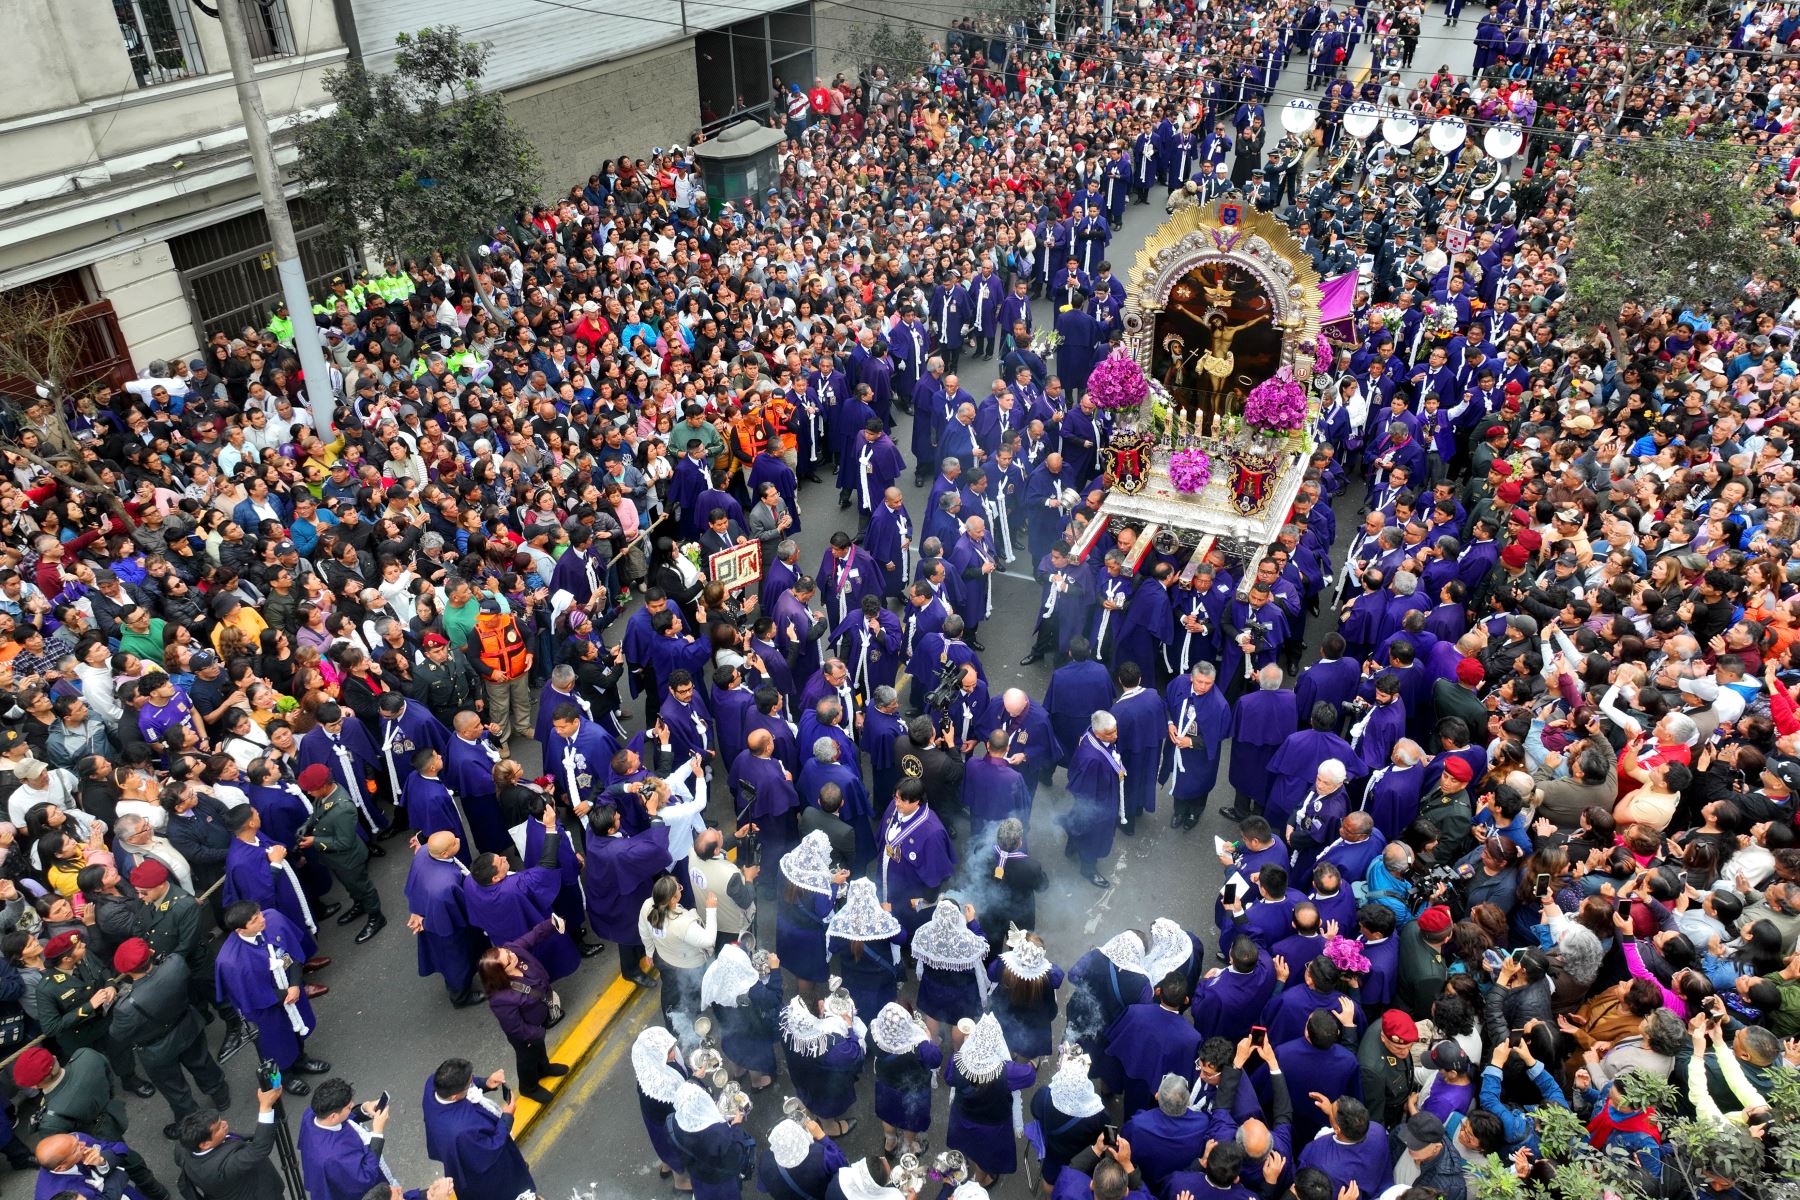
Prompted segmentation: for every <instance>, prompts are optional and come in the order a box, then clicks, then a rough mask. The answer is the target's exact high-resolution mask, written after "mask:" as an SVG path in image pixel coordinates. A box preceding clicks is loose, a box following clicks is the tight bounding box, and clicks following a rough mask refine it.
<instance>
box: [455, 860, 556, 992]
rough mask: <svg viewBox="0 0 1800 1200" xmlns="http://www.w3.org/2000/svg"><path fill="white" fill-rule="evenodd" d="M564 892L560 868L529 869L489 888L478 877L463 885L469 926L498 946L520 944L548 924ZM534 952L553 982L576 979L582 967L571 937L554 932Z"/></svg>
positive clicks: (469, 878) (471, 878) (471, 877)
mask: <svg viewBox="0 0 1800 1200" xmlns="http://www.w3.org/2000/svg"><path fill="white" fill-rule="evenodd" d="M561 890H562V873H561V871H560V870H558V869H557V868H556V867H529V868H527V869H526V870H523V871H514V872H513V873H512V874H510V875H508V876H507V877H506V878H505V879H502V880H501V881H500V882H498V883H490V884H486V885H483V884H480V883H477V882H476V881H475V878H474V876H468V877H465V878H464V879H463V881H462V894H463V906H464V907H465V908H466V909H467V910H468V914H469V924H471V925H473V926H474V927H475V928H477V929H479V930H481V931H482V932H483V933H485V934H487V936H488V941H490V942H492V943H494V945H496V946H501V945H505V944H506V943H507V942H514V941H517V940H518V939H520V938H522V937H524V936H525V935H526V934H528V933H530V932H531V931H532V930H533V929H536V928H537V927H538V925H539V924H541V923H542V922H544V921H546V920H548V919H549V917H550V914H551V911H552V910H553V909H554V908H555V906H556V897H557V894H558V893H559V892H560V891H561ZM532 952H533V953H534V954H536V955H537V959H538V961H539V962H541V963H542V964H543V965H544V969H545V970H546V971H548V972H550V978H552V979H561V978H563V977H564V976H567V975H573V974H574V973H575V968H576V967H579V966H580V965H581V955H580V954H579V953H578V952H577V951H576V949H575V943H574V941H573V940H571V939H570V937H569V935H568V934H567V933H556V932H554V931H552V932H551V934H550V936H549V937H547V938H545V939H543V940H542V941H540V942H539V943H538V944H537V945H536V947H534V948H533V951H532Z"/></svg>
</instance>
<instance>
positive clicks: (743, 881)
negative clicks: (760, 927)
mask: <svg viewBox="0 0 1800 1200" xmlns="http://www.w3.org/2000/svg"><path fill="white" fill-rule="evenodd" d="M805 815H806V814H804V813H803V814H802V817H803V818H804V816H805ZM755 834H756V826H755V825H748V824H746V825H740V826H738V828H737V829H736V830H735V831H734V832H733V833H732V834H731V835H730V836H729V837H728V836H727V835H726V833H725V831H724V830H722V829H713V828H710V827H709V828H707V829H704V830H702V831H701V832H700V833H699V834H698V835H697V836H696V837H695V838H694V845H693V848H692V849H691V850H689V851H688V860H687V880H686V882H687V886H688V888H689V889H690V890H689V893H688V895H689V898H690V899H691V900H692V901H693V905H694V907H696V908H699V907H701V906H704V905H705V904H706V903H707V902H708V900H709V899H710V898H715V897H716V898H717V900H718V928H717V935H718V936H717V942H716V945H715V946H714V949H718V948H720V947H723V946H724V945H725V944H726V943H728V942H735V941H738V940H740V939H741V938H742V937H743V935H744V934H745V933H746V932H750V931H752V930H754V929H755V927H756V893H755V892H754V891H752V890H751V886H750V885H751V884H753V883H755V882H756V877H757V876H758V875H760V874H761V873H762V864H761V863H760V862H759V861H758V859H759V858H760V857H761V855H760V847H759V846H758V843H757V842H756V840H755ZM728 843H729V844H728ZM733 847H735V848H736V849H737V851H738V859H739V862H742V863H746V864H748V865H745V866H740V865H739V864H738V863H735V862H733V861H732V860H731V859H730V858H728V857H726V854H727V851H728V850H730V849H732V848H733Z"/></svg>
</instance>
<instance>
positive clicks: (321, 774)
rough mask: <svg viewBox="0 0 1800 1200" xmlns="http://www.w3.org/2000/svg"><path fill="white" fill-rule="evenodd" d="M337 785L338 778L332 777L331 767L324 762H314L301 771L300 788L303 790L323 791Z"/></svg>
mask: <svg viewBox="0 0 1800 1200" xmlns="http://www.w3.org/2000/svg"><path fill="white" fill-rule="evenodd" d="M336 786H337V780H335V779H333V778H332V777H331V768H330V767H328V766H326V765H325V764H324V763H314V764H313V765H312V766H310V767H308V768H306V770H304V771H302V772H300V790H301V791H303V792H322V791H324V790H326V789H327V788H333V787H336Z"/></svg>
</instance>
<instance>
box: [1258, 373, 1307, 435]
mask: <svg viewBox="0 0 1800 1200" xmlns="http://www.w3.org/2000/svg"><path fill="white" fill-rule="evenodd" d="M1244 424H1245V425H1247V426H1249V428H1250V430H1251V431H1252V432H1253V433H1261V434H1267V435H1272V436H1281V435H1284V434H1289V433H1298V432H1299V431H1300V429H1301V427H1302V426H1304V425H1305V424H1306V389H1305V388H1303V387H1301V386H1300V385H1299V384H1298V383H1297V382H1295V380H1294V373H1293V372H1292V371H1291V370H1289V369H1288V368H1287V367H1282V368H1281V369H1280V370H1279V371H1277V372H1275V374H1273V375H1271V376H1269V378H1267V379H1265V380H1263V381H1262V382H1261V383H1259V384H1257V385H1256V386H1255V387H1253V388H1251V389H1250V394H1249V395H1248V396H1245V397H1244Z"/></svg>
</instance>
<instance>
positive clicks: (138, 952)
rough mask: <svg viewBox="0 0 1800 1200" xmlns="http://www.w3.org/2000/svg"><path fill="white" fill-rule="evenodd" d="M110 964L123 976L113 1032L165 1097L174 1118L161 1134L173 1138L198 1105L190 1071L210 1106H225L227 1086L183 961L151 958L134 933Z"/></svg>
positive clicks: (228, 1104) (228, 1095)
mask: <svg viewBox="0 0 1800 1200" xmlns="http://www.w3.org/2000/svg"><path fill="white" fill-rule="evenodd" d="M113 970H115V971H117V972H118V973H119V974H120V975H122V976H124V977H125V981H124V982H122V983H120V984H119V1000H118V1003H116V1004H114V1005H113V1014H112V1029H113V1036H114V1037H116V1038H118V1039H119V1041H120V1042H122V1043H123V1044H125V1045H127V1046H132V1047H134V1048H135V1049H136V1050H137V1053H138V1059H139V1060H140V1061H141V1062H142V1063H143V1064H144V1074H146V1075H148V1076H149V1077H150V1082H151V1083H153V1084H155V1085H156V1090H157V1091H159V1092H161V1093H162V1095H163V1099H164V1100H167V1101H168V1102H169V1111H170V1113H172V1114H173V1116H174V1119H173V1120H171V1121H170V1122H169V1123H168V1124H167V1125H165V1126H164V1127H163V1136H164V1137H166V1138H171V1139H172V1138H174V1136H175V1133H176V1130H177V1128H178V1123H179V1122H180V1120H181V1118H183V1117H185V1116H187V1115H188V1114H189V1113H191V1112H195V1111H197V1110H198V1109H199V1107H200V1106H199V1105H198V1104H195V1103H194V1093H193V1092H192V1091H190V1090H189V1088H188V1084H187V1076H188V1075H192V1076H193V1077H194V1082H195V1083H197V1084H199V1085H200V1090H201V1091H203V1092H205V1093H206V1095H207V1099H209V1100H211V1101H212V1106H213V1107H214V1108H216V1109H219V1110H220V1111H224V1110H226V1109H229V1108H230V1107H231V1088H230V1087H229V1086H227V1085H226V1083H225V1076H224V1074H223V1073H222V1072H221V1071H220V1070H219V1064H218V1063H216V1062H214V1061H213V1057H212V1055H211V1054H209V1053H208V1052H207V1049H206V1026H205V1025H203V1024H201V1022H200V1013H199V1011H198V1010H196V1009H195V1008H194V1007H193V1006H192V1005H191V1004H189V1003H188V983H189V971H188V965H187V961H186V960H185V959H183V958H182V957H181V955H179V954H172V955H170V956H169V957H167V958H164V959H161V960H155V961H153V959H152V955H151V951H150V943H148V942H146V941H145V940H144V939H143V938H132V939H130V940H129V941H127V942H125V943H124V944H123V945H121V946H120V947H119V948H118V949H117V950H115V951H114V952H113ZM184 1072H185V1074H184Z"/></svg>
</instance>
